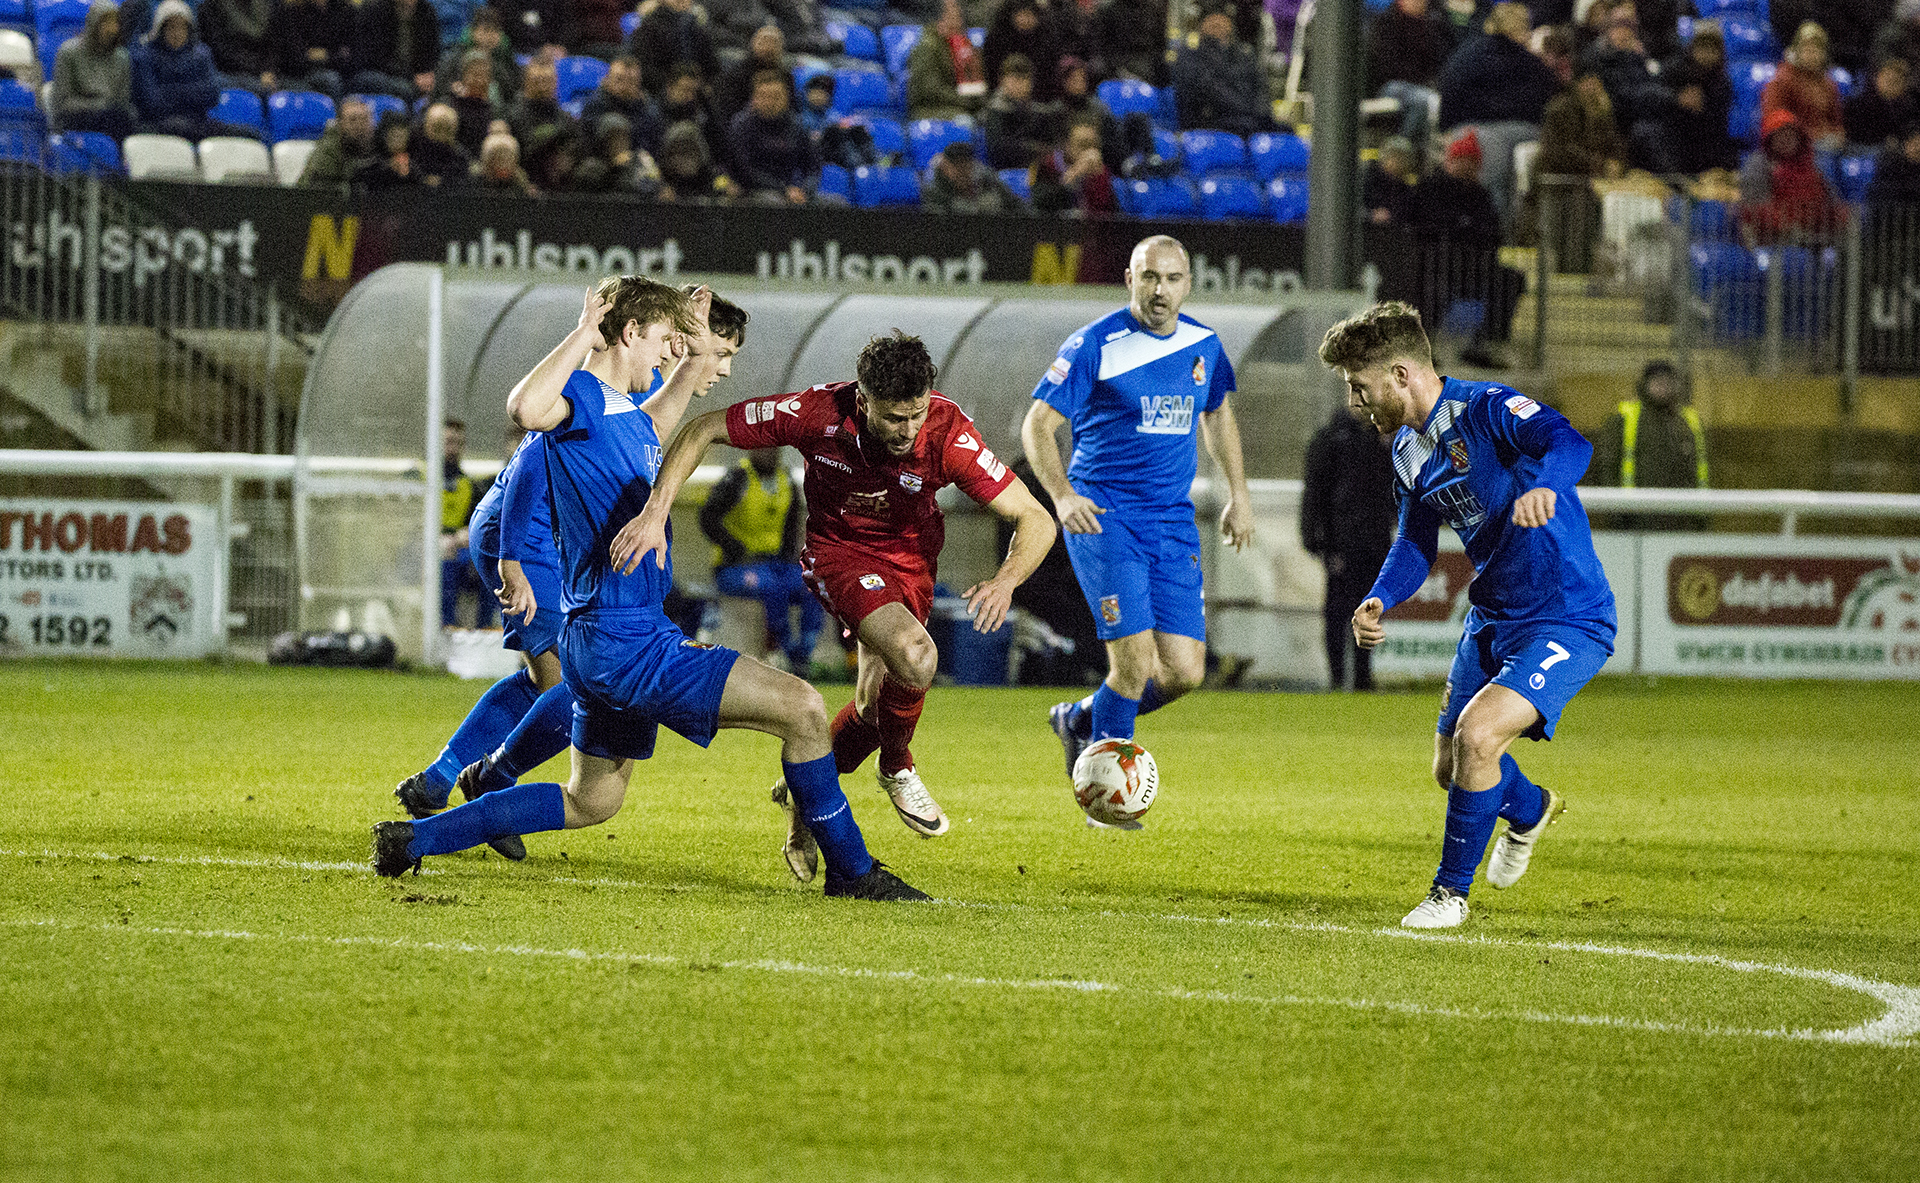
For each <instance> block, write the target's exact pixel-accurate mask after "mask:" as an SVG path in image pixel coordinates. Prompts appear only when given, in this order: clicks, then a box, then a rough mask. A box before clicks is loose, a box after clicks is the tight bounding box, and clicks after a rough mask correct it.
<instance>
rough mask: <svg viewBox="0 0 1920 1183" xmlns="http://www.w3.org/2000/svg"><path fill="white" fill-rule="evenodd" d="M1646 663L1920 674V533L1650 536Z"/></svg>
mask: <svg viewBox="0 0 1920 1183" xmlns="http://www.w3.org/2000/svg"><path fill="white" fill-rule="evenodd" d="M1640 597H1641V637H1640V668H1641V670H1642V672H1645V673H1650V674H1733V675H1738V676H1741V677H1752V678H1920V539H1912V538H1892V539H1889V538H1784V537H1780V536H1778V535H1729V534H1671V535H1669V534H1647V535H1644V536H1642V541H1641V556H1640Z"/></svg>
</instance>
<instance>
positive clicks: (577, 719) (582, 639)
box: [560, 608, 740, 760]
mask: <svg viewBox="0 0 1920 1183" xmlns="http://www.w3.org/2000/svg"><path fill="white" fill-rule="evenodd" d="M739 657H740V655H739V654H738V653H736V652H734V651H733V650H731V649H726V648H722V647H721V646H718V645H707V644H703V643H701V642H699V641H690V640H688V639H687V635H686V634H685V633H683V632H681V631H680V630H679V629H677V628H675V627H674V626H673V623H672V622H671V621H669V620H668V619H667V618H666V617H664V616H662V615H660V613H659V612H658V611H656V610H654V609H634V610H630V611H624V610H612V611H610V610H608V609H604V608H603V609H599V610H595V611H587V612H582V613H579V614H577V615H575V616H573V617H571V618H569V619H568V621H567V624H566V627H565V628H564V629H562V630H561V633H560V669H561V672H562V673H563V674H565V676H566V679H567V689H569V690H571V691H573V746H574V747H576V748H579V749H580V750H581V751H583V752H585V753H587V754H588V755H590V756H603V757H605V758H606V759H609V760H645V759H646V758H647V757H649V756H651V755H653V741H654V737H655V736H656V734H657V733H658V732H659V725H660V724H662V723H665V724H666V725H667V726H668V727H670V728H672V729H673V730H674V731H677V732H679V733H680V734H681V735H684V736H686V737H687V738H688V739H690V740H692V741H693V742H694V743H697V744H699V745H700V746H701V747H703V748H704V747H706V746H707V745H708V744H710V743H712V742H713V734H714V732H715V731H717V730H719V727H720V696H721V694H722V693H724V692H725V690H726V688H727V675H728V674H730V673H732V672H733V663H734V662H735V661H736V660H738V659H739Z"/></svg>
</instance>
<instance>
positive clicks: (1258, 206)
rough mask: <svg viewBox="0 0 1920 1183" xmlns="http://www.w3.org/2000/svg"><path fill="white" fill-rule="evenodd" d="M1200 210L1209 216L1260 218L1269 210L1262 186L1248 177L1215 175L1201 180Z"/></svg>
mask: <svg viewBox="0 0 1920 1183" xmlns="http://www.w3.org/2000/svg"><path fill="white" fill-rule="evenodd" d="M1200 212H1201V214H1202V215H1203V216H1205V217H1208V218H1258V217H1262V216H1263V215H1265V214H1266V212H1267V203H1266V200H1265V199H1264V198H1263V197H1262V196H1261V195H1260V186H1258V185H1256V184H1254V183H1253V182H1252V181H1251V180H1248V179H1247V178H1246V177H1235V176H1213V177H1208V178H1207V179H1206V180H1204V181H1202V182H1200Z"/></svg>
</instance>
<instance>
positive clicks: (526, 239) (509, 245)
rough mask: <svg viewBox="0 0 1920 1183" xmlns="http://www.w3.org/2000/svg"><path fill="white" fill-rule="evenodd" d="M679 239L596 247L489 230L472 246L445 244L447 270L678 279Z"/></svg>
mask: <svg viewBox="0 0 1920 1183" xmlns="http://www.w3.org/2000/svg"><path fill="white" fill-rule="evenodd" d="M686 257H687V256H686V253H685V252H684V251H682V250H681V249H680V243H679V241H678V240H676V239H672V238H669V239H667V240H666V241H665V242H662V243H661V244H660V245H659V246H657V247H639V246H636V247H628V246H619V245H614V246H609V247H602V246H596V245H595V244H593V243H590V242H565V243H562V242H542V241H536V240H535V239H534V236H533V231H531V230H519V231H515V232H513V233H512V234H511V235H508V234H501V233H497V232H496V231H495V230H494V228H493V227H491V226H488V227H486V228H484V229H483V230H481V231H480V237H478V238H476V239H473V240H471V241H469V242H449V243H447V266H449V267H478V268H481V269H483V270H489V271H498V270H518V271H586V272H590V273H592V274H594V275H608V274H617V275H678V274H680V265H681V263H683V262H684V261H685V260H686Z"/></svg>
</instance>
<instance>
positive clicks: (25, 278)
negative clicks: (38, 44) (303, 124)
mask: <svg viewBox="0 0 1920 1183" xmlns="http://www.w3.org/2000/svg"><path fill="white" fill-rule="evenodd" d="M0 230H3V231H4V233H5V234H6V244H5V247H4V249H0V316H4V317H5V318H7V319H10V320H14V321H24V322H27V323H29V324H31V325H33V326H34V330H35V331H34V332H33V333H32V334H31V336H30V343H32V344H35V345H38V346H40V347H43V348H48V349H52V350H54V351H56V352H58V353H60V354H63V355H65V356H67V357H73V356H75V355H77V356H78V359H79V361H80V365H79V370H80V375H79V379H80V380H79V382H78V383H77V385H76V386H75V395H74V402H75V404H76V405H75V406H74V407H73V410H75V411H77V412H79V413H80V415H82V416H84V417H86V418H89V419H97V418H99V417H101V416H104V415H107V414H108V413H109V412H132V413H147V414H151V415H152V416H153V429H154V434H155V437H156V439H157V440H158V441H162V442H175V443H186V444H188V445H190V446H192V447H195V448H203V449H205V448H211V449H218V450H223V451H235V452H277V453H285V452H290V451H291V450H292V448H293V441H294V420H295V416H296V414H297V412H298V407H299V387H300V379H301V375H302V373H303V372H304V370H305V364H306V360H307V358H308V357H309V356H310V355H311V352H312V348H311V346H310V345H309V344H308V340H307V339H308V338H309V337H310V336H311V334H312V332H313V331H314V329H313V326H311V325H309V324H307V323H306V322H305V321H304V319H303V318H301V317H300V316H299V315H297V314H296V313H294V312H293V311H291V310H289V309H287V308H284V307H283V306H282V304H281V301H280V299H279V296H278V294H277V293H276V292H275V290H274V289H273V287H272V286H271V285H270V284H267V283H264V282H261V281H260V280H258V279H256V278H255V277H254V275H253V262H252V249H253V246H254V244H253V243H252V242H248V241H242V238H243V237H245V236H246V235H249V234H250V233H251V232H250V230H248V229H247V228H246V227H245V226H243V227H241V229H239V230H237V231H234V232H226V231H220V232H215V233H211V234H209V233H207V232H205V231H202V230H199V229H196V228H193V227H185V228H181V227H177V226H174V225H172V224H171V223H170V222H169V221H168V220H167V219H166V218H164V217H163V216H161V215H159V214H156V213H154V212H153V211H151V210H149V209H147V208H145V207H144V206H142V205H141V204H139V203H138V202H136V201H135V200H133V199H132V198H131V197H130V196H129V195H128V194H127V193H126V192H124V191H123V190H122V189H121V188H120V187H119V186H118V185H117V184H116V183H115V182H114V181H113V180H111V179H107V178H103V177H101V176H100V175H98V174H97V173H86V174H71V173H60V172H57V171H49V170H48V169H46V168H43V167H36V166H35V165H34V164H33V163H29V162H24V161H11V162H8V163H5V164H0Z"/></svg>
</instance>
